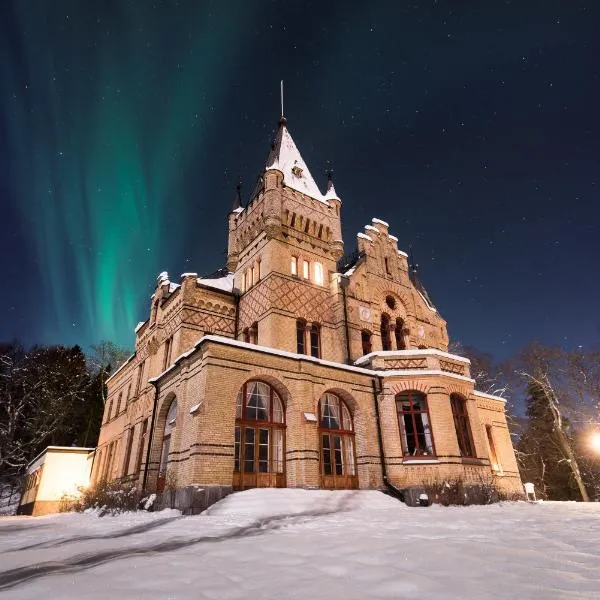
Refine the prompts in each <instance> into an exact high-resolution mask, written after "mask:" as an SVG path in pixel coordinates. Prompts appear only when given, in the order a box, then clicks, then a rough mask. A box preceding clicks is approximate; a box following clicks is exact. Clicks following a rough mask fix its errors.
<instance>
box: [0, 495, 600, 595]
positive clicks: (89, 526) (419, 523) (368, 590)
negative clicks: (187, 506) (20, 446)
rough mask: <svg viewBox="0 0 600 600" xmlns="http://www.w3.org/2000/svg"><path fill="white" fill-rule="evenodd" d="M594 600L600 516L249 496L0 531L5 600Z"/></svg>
mask: <svg viewBox="0 0 600 600" xmlns="http://www.w3.org/2000/svg"><path fill="white" fill-rule="evenodd" d="M40 596H42V597H44V598H46V597H47V598H49V599H51V600H54V599H61V598H78V599H79V598H85V599H88V598H89V599H94V600H96V599H101V598H112V597H121V598H127V599H133V598H152V599H162V598H173V599H179V598H195V599H196V598H198V599H218V600H236V599H244V600H245V599H259V598H273V599H275V598H277V599H305V598H306V599H311V600H312V599H320V598H327V599H328V600H332V599H337V598H340V599H342V598H343V599H344V600H350V599H367V598H369V599H371V598H373V599H379V598H381V599H383V598H391V599H392V598H415V599H420V600H423V599H434V598H444V599H446V598H448V599H454V598H461V599H463V598H477V599H488V598H490V599H491V598H494V599H498V598H506V599H508V598H510V599H513V598H518V599H529V598H531V599H534V598H535V599H538V598H539V599H542V598H543V599H548V598H577V599H582V598H590V599H591V598H598V599H599V600H600V504H588V505H584V504H574V503H544V504H537V505H528V504H525V503H517V504H504V505H496V506H486V507H470V508H441V507H431V508H427V509H424V508H407V507H405V506H404V505H403V504H401V503H399V502H397V501H396V500H393V499H391V498H388V497H386V496H384V495H383V494H380V493H378V492H326V491H314V492H308V491H303V490H287V489H284V490H251V491H248V492H243V493H240V494H234V495H232V496H230V497H228V498H227V499H225V500H224V501H222V502H221V503H219V504H216V505H215V506H213V507H212V508H211V509H209V511H207V513H205V514H203V515H201V516H197V517H181V516H180V515H179V513H177V512H176V511H163V512H161V513H156V514H146V513H139V514H129V515H122V516H120V517H114V518H113V517H104V518H101V519H99V518H97V517H95V516H93V515H56V516H52V517H41V518H10V519H0V597H7V598H11V599H14V600H25V599H34V598H35V599H36V600H38V599H39V598H40Z"/></svg>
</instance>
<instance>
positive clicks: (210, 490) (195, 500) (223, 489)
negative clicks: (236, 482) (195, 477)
mask: <svg viewBox="0 0 600 600" xmlns="http://www.w3.org/2000/svg"><path fill="white" fill-rule="evenodd" d="M232 491H233V490H232V488H231V486H227V485H187V486H185V487H182V488H178V489H176V490H167V491H164V492H163V493H162V494H159V495H158V497H157V498H156V501H155V502H154V510H163V509H165V508H176V509H177V510H180V511H181V513H182V514H184V515H197V514H200V513H201V512H202V511H204V510H206V509H207V508H208V507H209V506H211V505H213V504H215V503H216V502H218V501H219V500H222V499H223V498H225V496H228V495H229V494H231V492H232Z"/></svg>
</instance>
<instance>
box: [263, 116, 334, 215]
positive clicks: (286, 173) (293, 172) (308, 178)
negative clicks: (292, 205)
mask: <svg viewBox="0 0 600 600" xmlns="http://www.w3.org/2000/svg"><path fill="white" fill-rule="evenodd" d="M266 168H267V171H268V170H269V169H277V170H278V171H281V172H282V173H283V181H284V182H285V185H287V186H288V187H291V188H292V189H294V190H297V191H298V192H302V193H303V194H306V195H307V196H310V197H311V198H314V199H315V200H319V201H320V202H325V203H326V202H327V199H328V198H326V197H325V196H323V194H322V193H321V191H320V190H319V186H317V184H316V183H315V180H314V179H313V176H312V175H311V174H310V171H309V170H308V167H307V166H306V163H305V162H304V159H303V158H302V156H301V155H300V152H299V151H298V148H297V147H296V144H295V143H294V140H293V139H292V136H291V135H290V132H289V131H288V129H287V127H286V126H285V120H283V119H282V121H281V124H280V125H279V130H278V131H277V137H276V138H275V143H274V145H273V148H272V149H271V152H270V153H269V156H268V158H267V167H266Z"/></svg>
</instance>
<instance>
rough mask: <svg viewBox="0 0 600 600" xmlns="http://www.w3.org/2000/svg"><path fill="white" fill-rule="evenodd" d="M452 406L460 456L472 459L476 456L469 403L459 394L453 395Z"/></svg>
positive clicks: (451, 398) (451, 397)
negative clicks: (468, 408)
mask: <svg viewBox="0 0 600 600" xmlns="http://www.w3.org/2000/svg"><path fill="white" fill-rule="evenodd" d="M450 406H451V407H452V417H453V418H454V429H455V430H456V438H457V439H458V448H459V450H460V455H461V456H466V457H471V458H472V457H474V456H475V452H473V437H472V435H471V426H470V424H469V413H468V412H467V403H466V401H465V399H464V398H462V397H461V396H459V395H458V394H451V395H450Z"/></svg>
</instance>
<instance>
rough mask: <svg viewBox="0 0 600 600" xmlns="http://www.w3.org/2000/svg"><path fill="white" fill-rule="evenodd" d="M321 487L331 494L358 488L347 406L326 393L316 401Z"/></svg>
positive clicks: (352, 437) (350, 421) (352, 432)
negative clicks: (328, 490) (317, 403)
mask: <svg viewBox="0 0 600 600" xmlns="http://www.w3.org/2000/svg"><path fill="white" fill-rule="evenodd" d="M319 438H320V446H321V487H322V488H325V489H330V490H336V489H337V490H340V489H343V490H345V489H355V488H357V487H358V477H357V476H356V460H355V456H354V426H353V424H352V415H351V414H350V410H349V409H348V407H347V406H346V403H345V402H344V401H343V400H342V399H341V398H340V397H339V396H337V395H336V394H332V393H327V394H325V395H324V396H323V397H322V398H321V400H320V401H319Z"/></svg>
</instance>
